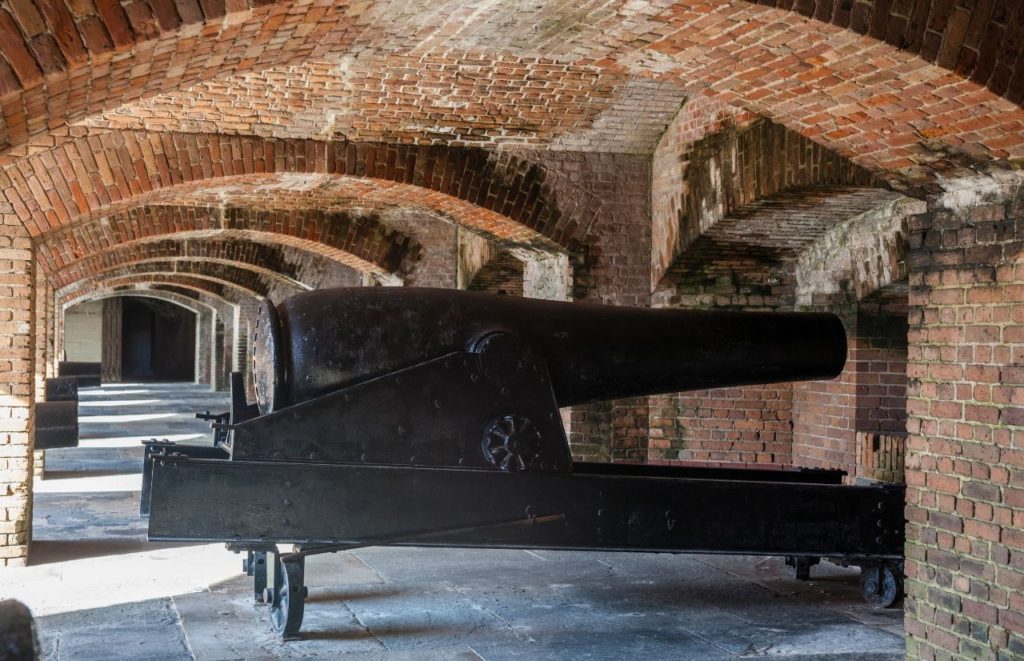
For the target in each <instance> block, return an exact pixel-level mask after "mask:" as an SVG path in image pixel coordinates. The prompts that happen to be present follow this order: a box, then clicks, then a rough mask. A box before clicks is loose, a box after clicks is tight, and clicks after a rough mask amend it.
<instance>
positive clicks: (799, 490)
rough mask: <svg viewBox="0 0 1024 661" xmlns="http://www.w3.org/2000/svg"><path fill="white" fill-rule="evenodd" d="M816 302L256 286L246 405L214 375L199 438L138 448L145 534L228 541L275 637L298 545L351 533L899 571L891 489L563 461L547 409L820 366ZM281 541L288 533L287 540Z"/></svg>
mask: <svg viewBox="0 0 1024 661" xmlns="http://www.w3.org/2000/svg"><path fill="white" fill-rule="evenodd" d="M845 356H846V340H845V332H844V330H843V328H842V325H841V324H840V322H839V321H838V319H836V318H835V317H834V316H832V315H823V314H747V313H726V312H695V311H676V310H643V309H630V308H614V307H606V306H594V305H581V304H570V303H553V302H548V301H532V300H526V299H518V298H511V297H501V296H493V295H489V294H473V293H467V292H458V291H450V290H431V289H380V288H359V289H338V290H321V291H314V292H309V293H306V294H301V295H299V296H296V297H293V298H292V299H289V300H288V301H285V302H284V303H282V304H280V305H278V306H276V307H275V306H272V305H270V304H269V303H268V304H265V305H264V307H263V309H262V310H261V313H260V319H259V321H258V323H257V329H256V333H255V337H254V366H253V368H254V376H255V382H256V389H257V404H258V406H257V405H250V404H249V403H248V402H247V401H246V400H245V397H244V394H243V389H242V385H243V384H242V380H241V378H240V376H238V375H236V376H234V377H233V379H232V390H233V394H232V408H231V411H230V412H229V413H225V414H219V415H209V414H204V416H205V417H207V418H208V419H210V420H211V421H212V423H213V427H214V429H215V432H214V443H213V445H212V446H202V447H196V446H182V445H176V444H173V443H167V442H158V441H153V442H150V443H148V444H147V451H146V463H145V473H144V484H143V499H142V505H141V508H142V511H143V513H144V514H145V513H148V515H149V537H150V539H154V540H173V541H224V542H227V543H228V545H229V548H232V549H233V550H238V551H244V552H246V554H247V559H246V563H245V569H246V571H247V572H248V573H249V574H250V575H252V576H253V578H254V588H255V595H256V598H257V600H259V601H266V602H267V603H268V604H269V606H270V611H271V621H272V623H273V625H274V628H275V629H276V630H277V631H278V632H280V633H282V634H285V635H287V634H293V633H295V632H296V631H297V630H298V628H299V626H300V624H301V620H302V614H303V608H304V595H305V587H304V558H305V557H306V556H307V555H310V554H313V553H323V552H331V551H338V550H342V549H347V548H356V547H360V546H370V545H381V544H390V545H420V546H473V547H493V548H552V549H575V550H602V551H659V552H713V553H743V554H766V555H784V556H787V561H788V562H790V563H791V564H793V565H794V567H795V568H796V570H797V577H798V578H806V577H807V574H808V571H809V568H810V566H811V565H813V564H815V563H816V562H817V561H818V559H819V558H821V557H827V558H832V559H836V560H838V561H840V562H842V563H847V564H854V565H860V566H861V567H862V568H863V577H862V581H863V587H864V593H865V597H866V598H868V599H869V600H870V601H873V602H874V603H878V604H880V605H888V604H889V603H892V602H893V601H894V600H895V599H896V598H897V597H898V596H899V591H900V581H901V580H902V572H901V567H902V546H903V526H904V520H903V513H902V512H903V490H902V488H901V487H896V486H890V485H884V486H883V485H877V486H846V485H843V484H842V477H843V473H842V472H841V471H834V470H814V469H728V468H713V467H699V468H698V467H664V466H647V465H631V464H589V463H581V462H574V461H573V460H572V457H571V455H570V452H569V445H568V442H567V440H566V437H565V432H564V430H563V427H562V422H561V416H560V413H559V408H560V407H564V406H571V405H576V404H582V403H586V402H591V401H598V400H602V399H611V398H617V397H626V396H638V395H645V394H655V393H662V392H675V391H681V390H687V389H698V388H709V387H718V386H728V385H741V384H750V383H771V382H779V381H793V380H800V379H814V378H831V377H833V376H835V375H836V374H837V373H838V372H839V371H840V370H841V369H842V366H843V363H844V361H845ZM283 545H292V549H291V550H289V551H287V552H285V550H284V549H283V548H282V546H283Z"/></svg>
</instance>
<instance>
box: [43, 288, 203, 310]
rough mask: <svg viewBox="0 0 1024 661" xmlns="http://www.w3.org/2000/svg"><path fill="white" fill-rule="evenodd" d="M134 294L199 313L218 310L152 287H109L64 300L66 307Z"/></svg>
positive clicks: (196, 300) (193, 299)
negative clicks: (122, 288) (119, 288)
mask: <svg viewBox="0 0 1024 661" xmlns="http://www.w3.org/2000/svg"><path fill="white" fill-rule="evenodd" d="M126 296H132V297H135V298H153V299H157V300H161V301H167V302H168V303H172V304H174V305H177V306H178V307H181V308H184V309H186V310H188V311H189V312H193V313H195V314H199V312H200V311H201V310H208V311H216V310H217V308H216V307H214V306H213V305H210V304H208V303H203V302H202V301H200V300H199V298H198V297H196V298H189V297H186V296H182V295H180V294H175V293H174V292H169V291H160V290H152V289H126V290H111V289H107V290H104V291H95V292H88V293H83V294H81V295H80V296H77V297H75V298H72V299H70V300H67V301H64V303H63V305H64V307H65V309H67V308H70V307H72V306H75V305H78V304H79V303H86V302H89V301H102V300H104V299H108V298H119V297H126Z"/></svg>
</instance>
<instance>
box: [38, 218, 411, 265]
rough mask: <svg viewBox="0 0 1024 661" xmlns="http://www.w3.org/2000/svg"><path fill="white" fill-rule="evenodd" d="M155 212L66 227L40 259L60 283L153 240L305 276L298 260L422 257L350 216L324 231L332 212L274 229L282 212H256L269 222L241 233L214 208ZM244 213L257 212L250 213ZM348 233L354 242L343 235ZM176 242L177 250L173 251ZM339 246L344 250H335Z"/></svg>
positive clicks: (43, 246)
mask: <svg viewBox="0 0 1024 661" xmlns="http://www.w3.org/2000/svg"><path fill="white" fill-rule="evenodd" d="M136 211H137V210H136ZM152 211H154V213H155V215H156V216H157V217H158V218H160V219H161V221H162V222H153V223H147V222H141V223H140V222H132V220H133V219H135V220H138V219H139V218H140V217H144V216H145V215H146V214H138V213H130V214H123V215H121V216H117V217H113V218H111V217H104V218H102V219H99V220H98V221H91V222H89V223H84V224H81V225H77V226H75V227H73V228H69V229H68V230H67V231H61V232H54V233H51V234H49V235H47V237H46V239H45V240H44V241H40V242H39V243H38V244H37V248H38V254H39V255H40V260H41V262H40V263H41V264H42V265H43V268H44V269H45V270H46V271H47V272H48V273H50V274H51V278H55V279H56V281H61V280H64V279H65V276H64V275H61V274H62V273H68V272H71V271H72V269H79V272H81V268H83V267H82V266H81V264H82V263H83V262H87V263H89V264H92V265H93V266H92V267H94V266H95V264H96V260H97V259H103V258H105V257H104V256H105V255H108V254H111V253H113V252H119V253H125V251H128V250H135V251H138V252H139V253H149V252H151V251H152V250H154V245H160V244H162V245H163V246H164V247H163V250H164V251H165V252H166V253H167V254H170V251H172V250H177V251H178V254H181V255H195V256H224V257H225V258H234V256H235V255H241V259H240V261H247V262H249V263H258V262H257V260H263V262H262V263H264V264H265V265H266V266H267V267H268V268H275V269H282V270H283V272H285V273H287V274H290V275H292V276H293V277H296V278H297V279H299V278H298V274H299V271H300V269H299V263H300V262H303V261H306V262H310V263H313V264H316V265H319V266H321V267H322V269H326V268H328V266H329V265H328V262H329V263H330V264H331V265H334V266H336V267H340V268H344V269H353V270H356V271H359V272H364V273H384V274H390V273H394V272H396V271H400V270H401V269H402V268H403V265H405V264H408V263H414V262H415V261H416V259H418V257H419V250H420V247H419V245H418V244H416V243H415V242H413V241H411V240H407V239H406V238H404V237H403V238H402V239H401V240H398V241H395V242H392V241H390V240H384V241H378V240H376V239H378V238H379V237H380V236H382V235H381V234H378V233H376V232H373V231H363V230H364V228H366V227H367V226H370V223H359V226H357V227H355V228H353V231H345V228H346V223H345V222H344V219H341V218H333V217H331V218H330V219H331V220H332V221H333V222H331V225H330V229H332V230H335V231H332V232H330V233H329V234H327V235H326V236H324V235H321V232H319V231H318V228H319V225H320V224H322V223H326V222H327V218H329V216H327V215H326V214H297V213H294V212H291V213H288V214H282V215H283V216H284V218H283V219H282V221H281V222H280V223H279V224H277V225H276V228H275V225H274V224H273V223H267V222H266V220H268V219H275V218H276V217H277V215H278V214H277V213H276V212H271V213H261V214H258V216H259V217H260V218H262V219H263V220H264V223H262V224H260V223H257V222H256V221H251V222H248V223H245V222H242V223H239V222H233V223H232V225H235V226H241V227H250V228H253V229H244V230H243V229H215V228H211V227H210V225H209V224H208V223H207V222H204V221H208V220H209V219H210V216H211V215H215V216H216V217H218V218H219V217H220V215H219V214H207V213H205V212H208V211H210V210H209V209H205V208H198V209H196V208H181V207H157V208H155V209H152ZM196 211H198V212H199V213H198V214H197V213H195V212H196ZM242 211H243V212H244V211H246V210H242ZM239 215H240V216H257V214H253V213H248V212H246V213H242V214H239ZM197 220H198V221H199V222H196V221H197ZM235 220H236V221H237V220H238V219H237V217H236V218H235ZM214 227H218V225H215V226H214ZM257 228H258V229H257ZM339 228H340V229H339ZM274 229H278V231H274ZM389 234H390V233H389ZM306 236H314V237H318V238H319V240H318V241H315V240H310V239H307V238H304V237H306ZM383 236H385V237H387V236H388V235H383ZM349 237H351V238H352V239H353V241H351V242H350V241H347V240H337V239H348V238H349ZM332 239H334V240H332ZM172 244H174V245H176V246H177V247H176V248H171V247H170V246H171V245H172ZM339 245H340V246H341V247H337V246H339ZM299 255H302V256H304V257H299Z"/></svg>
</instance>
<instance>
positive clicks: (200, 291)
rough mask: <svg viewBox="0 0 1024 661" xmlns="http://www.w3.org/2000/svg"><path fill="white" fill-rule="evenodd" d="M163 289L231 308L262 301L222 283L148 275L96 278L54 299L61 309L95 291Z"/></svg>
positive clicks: (55, 295) (175, 276) (164, 275)
mask: <svg viewBox="0 0 1024 661" xmlns="http://www.w3.org/2000/svg"><path fill="white" fill-rule="evenodd" d="M151 289H155V290H160V291H167V292H171V293H175V294H179V295H181V296H185V297H196V296H209V297H210V298H211V299H214V300H220V301H224V302H225V303H226V304H228V305H243V304H245V302H246V301H250V300H253V299H256V300H259V298H258V297H257V295H256V294H254V293H252V292H248V291H245V290H243V289H241V288H239V287H233V286H230V285H225V284H221V283H218V282H214V281H212V280H204V279H201V278H194V277H191V276H183V275H174V274H145V275H142V274H140V275H137V276H135V277H131V276H125V275H119V276H118V277H116V278H114V277H107V278H102V279H93V280H92V281H91V282H90V286H89V287H84V288H81V289H75V290H72V291H66V292H59V291H58V292H55V293H54V297H55V300H56V301H57V305H58V306H60V305H62V304H63V303H65V302H66V301H74V300H77V299H84V298H85V297H88V296H90V295H91V294H92V293H93V292H101V291H112V292H114V291H124V292H131V291H147V290H151Z"/></svg>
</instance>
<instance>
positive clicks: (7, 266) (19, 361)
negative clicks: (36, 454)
mask: <svg viewBox="0 0 1024 661" xmlns="http://www.w3.org/2000/svg"><path fill="white" fill-rule="evenodd" d="M3 230H4V231H3V232H2V233H0V273H2V280H0V566H17V565H24V564H25V563H26V562H27V560H28V542H29V538H30V536H31V526H32V459H33V456H32V435H33V431H34V428H33V426H34V395H35V385H36V378H37V375H36V371H35V359H36V356H35V334H34V333H33V332H32V326H33V324H34V322H35V321H36V319H35V307H34V304H35V299H36V296H35V293H36V292H35V290H36V282H35V272H34V269H33V254H32V242H31V240H30V239H29V237H28V235H27V233H25V231H24V228H23V227H22V225H21V223H20V222H15V221H5V226H4V228H3Z"/></svg>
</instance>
